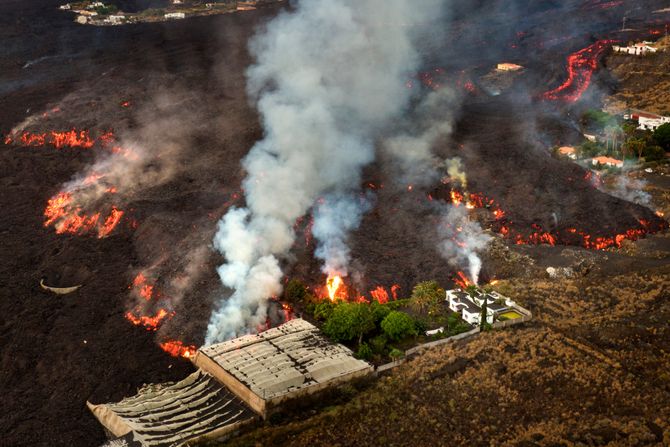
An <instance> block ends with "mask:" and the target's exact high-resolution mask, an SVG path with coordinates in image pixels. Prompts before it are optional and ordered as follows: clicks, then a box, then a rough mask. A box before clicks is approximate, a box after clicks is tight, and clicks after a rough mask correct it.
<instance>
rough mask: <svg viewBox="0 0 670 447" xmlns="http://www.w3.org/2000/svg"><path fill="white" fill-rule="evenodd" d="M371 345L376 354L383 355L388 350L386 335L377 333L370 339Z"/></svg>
mask: <svg viewBox="0 0 670 447" xmlns="http://www.w3.org/2000/svg"><path fill="white" fill-rule="evenodd" d="M370 347H371V348H372V351H373V352H374V353H375V354H379V355H383V354H384V353H385V352H386V336H385V335H383V334H382V335H377V336H376V337H373V338H372V340H370Z"/></svg>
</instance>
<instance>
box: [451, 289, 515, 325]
mask: <svg viewBox="0 0 670 447" xmlns="http://www.w3.org/2000/svg"><path fill="white" fill-rule="evenodd" d="M484 300H486V322H487V323H490V324H493V322H494V320H495V318H496V317H497V316H498V315H500V314H501V313H503V312H505V311H507V310H508V309H509V305H510V304H509V302H510V300H509V299H508V298H505V297H503V296H502V295H500V294H499V293H497V292H490V293H482V292H479V291H478V292H477V293H476V294H475V295H474V296H470V295H469V294H468V293H467V292H464V291H463V290H461V289H453V290H447V302H448V304H449V309H451V310H452V311H454V312H456V313H459V314H460V315H461V317H462V318H463V319H464V320H465V321H467V322H468V323H470V324H473V325H477V324H479V323H480V321H481V315H482V306H483V305H484Z"/></svg>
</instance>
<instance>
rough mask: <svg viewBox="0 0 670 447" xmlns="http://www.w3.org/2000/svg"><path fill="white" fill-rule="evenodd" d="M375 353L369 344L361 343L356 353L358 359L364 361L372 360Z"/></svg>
mask: <svg viewBox="0 0 670 447" xmlns="http://www.w3.org/2000/svg"><path fill="white" fill-rule="evenodd" d="M372 355H373V352H372V349H371V348H370V346H368V344H367V343H361V345H360V346H359V347H358V351H356V357H357V358H359V359H363V360H370V359H371V358H372Z"/></svg>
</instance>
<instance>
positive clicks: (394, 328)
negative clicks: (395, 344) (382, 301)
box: [381, 310, 416, 340]
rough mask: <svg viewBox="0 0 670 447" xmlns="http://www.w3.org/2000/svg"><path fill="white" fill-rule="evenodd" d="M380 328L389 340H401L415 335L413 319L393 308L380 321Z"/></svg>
mask: <svg viewBox="0 0 670 447" xmlns="http://www.w3.org/2000/svg"><path fill="white" fill-rule="evenodd" d="M381 326H382V330H383V331H384V334H386V336H387V337H388V338H390V339H391V340H402V339H403V338H407V337H409V336H412V335H416V326H415V325H414V319H413V318H412V317H410V316H409V315H407V314H406V313H404V312H398V311H397V310H394V311H393V312H391V313H389V314H388V315H387V316H386V318H384V320H383V321H382V325H381Z"/></svg>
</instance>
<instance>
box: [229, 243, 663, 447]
mask: <svg viewBox="0 0 670 447" xmlns="http://www.w3.org/2000/svg"><path fill="white" fill-rule="evenodd" d="M656 237H658V238H661V239H662V238H664V237H665V236H656ZM669 278H670V266H669V265H662V264H661V265H660V266H658V267H655V268H652V269H649V270H644V271H636V272H630V273H626V274H617V275H614V276H599V277H593V278H591V277H588V276H587V277H583V278H580V279H560V280H548V279H547V280H544V279H540V280H538V279H516V280H508V281H503V282H501V283H500V284H499V285H498V288H499V290H500V291H501V292H504V293H506V294H508V295H509V296H513V297H514V298H515V299H516V300H518V302H520V303H521V304H522V305H524V306H526V307H527V308H529V309H531V310H532V311H533V313H534V316H535V319H534V321H532V322H531V323H530V324H527V325H525V326H520V327H516V328H511V329H507V330H501V331H491V332H486V333H483V334H480V335H478V336H476V337H474V338H473V339H471V340H470V341H465V342H459V343H457V344H452V345H447V346H444V347H441V348H436V349H432V350H428V351H426V352H425V353H424V354H423V355H421V356H418V357H416V358H414V359H412V360H410V361H408V362H407V363H405V364H403V365H401V366H399V367H398V368H396V369H395V370H393V371H392V372H391V373H390V374H389V375H388V376H385V377H382V378H381V379H379V380H378V381H377V382H374V383H373V384H372V385H370V386H369V387H368V388H367V389H365V390H364V391H363V392H361V393H358V394H356V395H355V396H354V397H353V398H351V399H350V400H349V401H348V402H345V403H343V404H337V405H333V406H330V407H327V408H325V409H323V410H322V411H319V412H317V411H313V412H312V413H310V414H308V415H305V414H302V415H300V416H296V417H293V418H291V419H289V420H287V421H283V423H281V424H276V425H273V424H270V423H268V424H266V426H264V427H260V428H258V429H256V430H255V431H252V432H250V433H247V434H245V435H243V436H241V437H239V438H237V439H234V440H232V441H230V442H229V445H233V446H251V445H291V446H315V445H324V446H325V445H327V446H349V445H357V446H367V445H370V446H372V445H413V446H417V445H419V446H420V445H431V446H433V445H501V446H523V447H531V446H602V445H610V446H648V445H670V328H669V325H668V321H669V320H670V300H669V299H668V298H670V281H669Z"/></svg>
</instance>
